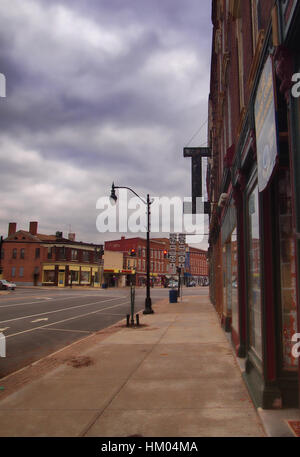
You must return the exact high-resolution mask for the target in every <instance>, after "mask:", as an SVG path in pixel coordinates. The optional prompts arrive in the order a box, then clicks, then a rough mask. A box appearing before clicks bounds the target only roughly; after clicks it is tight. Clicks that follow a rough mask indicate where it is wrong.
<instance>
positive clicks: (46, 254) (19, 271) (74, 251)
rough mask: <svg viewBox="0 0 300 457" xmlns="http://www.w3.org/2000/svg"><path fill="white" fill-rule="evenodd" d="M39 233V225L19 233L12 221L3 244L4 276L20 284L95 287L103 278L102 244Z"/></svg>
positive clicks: (60, 235) (33, 225) (36, 223)
mask: <svg viewBox="0 0 300 457" xmlns="http://www.w3.org/2000/svg"><path fill="white" fill-rule="evenodd" d="M70 238H71V239H69V238H64V237H63V233H62V232H56V234H55V235H44V234H41V233H38V222H30V225H29V230H28V231H26V230H18V231H17V224H16V223H15V222H11V223H10V224H9V227H8V236H7V238H5V239H4V240H3V244H2V259H1V266H2V270H3V272H2V276H3V278H4V279H6V280H8V281H13V282H15V283H16V284H17V285H27V286H29V285H45V286H59V287H65V286H79V285H80V286H83V285H84V286H91V285H92V286H95V287H100V286H101V284H102V277H103V259H102V253H103V245H95V244H91V243H83V242H78V241H75V234H71V236H70Z"/></svg>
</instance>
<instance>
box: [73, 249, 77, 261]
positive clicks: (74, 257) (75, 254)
mask: <svg viewBox="0 0 300 457" xmlns="http://www.w3.org/2000/svg"><path fill="white" fill-rule="evenodd" d="M71 260H78V251H77V249H71Z"/></svg>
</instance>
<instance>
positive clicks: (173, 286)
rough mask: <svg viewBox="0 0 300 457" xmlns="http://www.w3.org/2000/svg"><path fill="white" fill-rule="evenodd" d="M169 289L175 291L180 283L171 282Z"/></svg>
mask: <svg viewBox="0 0 300 457" xmlns="http://www.w3.org/2000/svg"><path fill="white" fill-rule="evenodd" d="M168 287H169V289H175V288H176V287H178V281H169V284H168Z"/></svg>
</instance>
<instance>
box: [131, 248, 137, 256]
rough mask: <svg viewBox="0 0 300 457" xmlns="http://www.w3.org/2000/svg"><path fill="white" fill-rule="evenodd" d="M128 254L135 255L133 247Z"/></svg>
mask: <svg viewBox="0 0 300 457" xmlns="http://www.w3.org/2000/svg"><path fill="white" fill-rule="evenodd" d="M130 255H131V257H135V256H136V251H135V249H134V248H132V249H131V250H130Z"/></svg>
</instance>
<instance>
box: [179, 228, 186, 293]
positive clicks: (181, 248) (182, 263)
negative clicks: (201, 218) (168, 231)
mask: <svg viewBox="0 0 300 457" xmlns="http://www.w3.org/2000/svg"><path fill="white" fill-rule="evenodd" d="M185 241H186V235H185V233H179V235H178V268H179V281H178V283H179V290H180V288H181V301H182V283H183V273H184V268H185Z"/></svg>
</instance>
